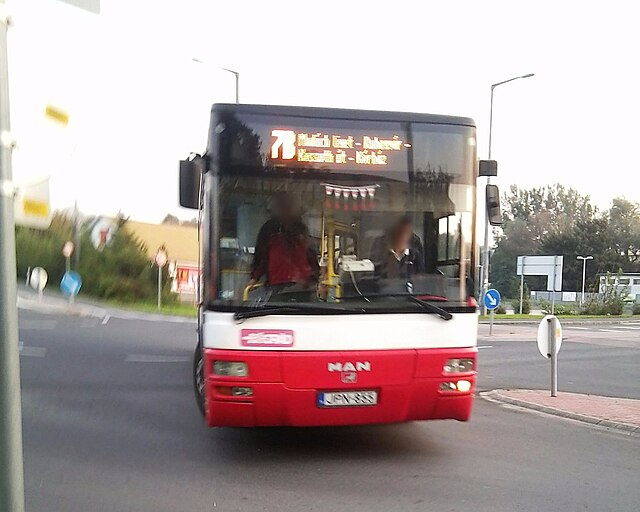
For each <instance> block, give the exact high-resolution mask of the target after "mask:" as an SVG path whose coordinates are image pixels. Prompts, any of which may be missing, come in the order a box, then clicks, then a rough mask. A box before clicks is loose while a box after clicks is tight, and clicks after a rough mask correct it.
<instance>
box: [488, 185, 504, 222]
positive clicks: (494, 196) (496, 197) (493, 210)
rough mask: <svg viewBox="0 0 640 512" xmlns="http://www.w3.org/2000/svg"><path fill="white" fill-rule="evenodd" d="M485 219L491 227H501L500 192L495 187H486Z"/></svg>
mask: <svg viewBox="0 0 640 512" xmlns="http://www.w3.org/2000/svg"><path fill="white" fill-rule="evenodd" d="M486 198H487V200H486V204H487V217H488V218H489V224H491V225H492V226H501V225H502V212H501V211H500V190H499V189H498V186H497V185H487V195H486Z"/></svg>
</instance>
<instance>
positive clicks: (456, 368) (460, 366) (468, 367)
mask: <svg viewBox="0 0 640 512" xmlns="http://www.w3.org/2000/svg"><path fill="white" fill-rule="evenodd" d="M442 371H443V372H444V373H465V372H472V371H473V359H467V358H464V359H447V362H446V363H445V364H444V366H443V367H442Z"/></svg>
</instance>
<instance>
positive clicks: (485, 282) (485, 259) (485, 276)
mask: <svg viewBox="0 0 640 512" xmlns="http://www.w3.org/2000/svg"><path fill="white" fill-rule="evenodd" d="M532 76H534V75H533V73H529V74H527V75H522V76H516V77H513V78H509V80H503V81H502V82H498V83H495V84H492V85H491V106H490V109H489V160H491V140H492V132H493V91H494V89H495V88H496V87H498V86H499V85H502V84H506V83H508V82H513V81H514V80H519V79H520V78H531V77H532ZM489 183H491V177H490V176H487V185H488V184H489ZM483 250H484V254H483V255H482V280H481V281H482V293H483V294H484V293H485V292H486V291H487V289H488V288H489V212H488V211H487V208H486V207H485V212H484V249H483ZM483 303H484V302H483ZM484 314H485V315H486V314H487V308H486V306H484Z"/></svg>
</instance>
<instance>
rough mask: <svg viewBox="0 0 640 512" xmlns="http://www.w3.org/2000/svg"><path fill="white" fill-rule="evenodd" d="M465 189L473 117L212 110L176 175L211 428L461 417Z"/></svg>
mask: <svg viewBox="0 0 640 512" xmlns="http://www.w3.org/2000/svg"><path fill="white" fill-rule="evenodd" d="M475 199H476V135H475V126H474V122H473V121H472V120H471V119H467V118H460V117H447V116H436V115H424V114H408V113H392V112H373V111H358V110H342V109H325V108H307V107H280V106H264V105H236V104H217V105H214V106H213V107H212V111H211V125H210V131H209V139H208V147H207V151H206V153H205V154H204V155H202V156H199V155H192V157H190V159H188V160H185V161H183V162H181V167H180V203H181V205H182V206H185V207H189V208H197V209H199V210H200V219H201V222H200V241H201V246H202V261H201V263H202V285H201V292H200V306H199V315H198V319H199V325H198V343H197V347H196V352H195V359H194V386H195V390H196V397H197V401H198V404H199V406H200V408H201V409H202V411H203V413H204V416H205V419H206V423H207V425H209V426H212V427H213V426H243V427H254V426H278V425H291V426H311V425H354V424H370V423H388V422H403V421H413V420H427V419H456V420H461V421H466V420H468V419H469V416H470V413H471V406H472V402H473V392H474V385H475V379H476V353H477V349H476V337H477V307H476V301H475V299H474V297H473V294H474V293H473V290H474V269H475V267H476V256H475V251H474V247H475V210H476V208H475V207H476V204H475V203H476V201H475Z"/></svg>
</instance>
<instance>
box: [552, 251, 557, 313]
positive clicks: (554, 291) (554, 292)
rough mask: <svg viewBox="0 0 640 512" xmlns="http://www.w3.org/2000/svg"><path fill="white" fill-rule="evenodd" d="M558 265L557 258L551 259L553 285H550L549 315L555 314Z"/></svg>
mask: <svg viewBox="0 0 640 512" xmlns="http://www.w3.org/2000/svg"><path fill="white" fill-rule="evenodd" d="M557 265H558V256H554V257H553V284H552V285H551V289H552V290H553V291H552V292H551V314H552V315H555V312H556V266H557Z"/></svg>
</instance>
